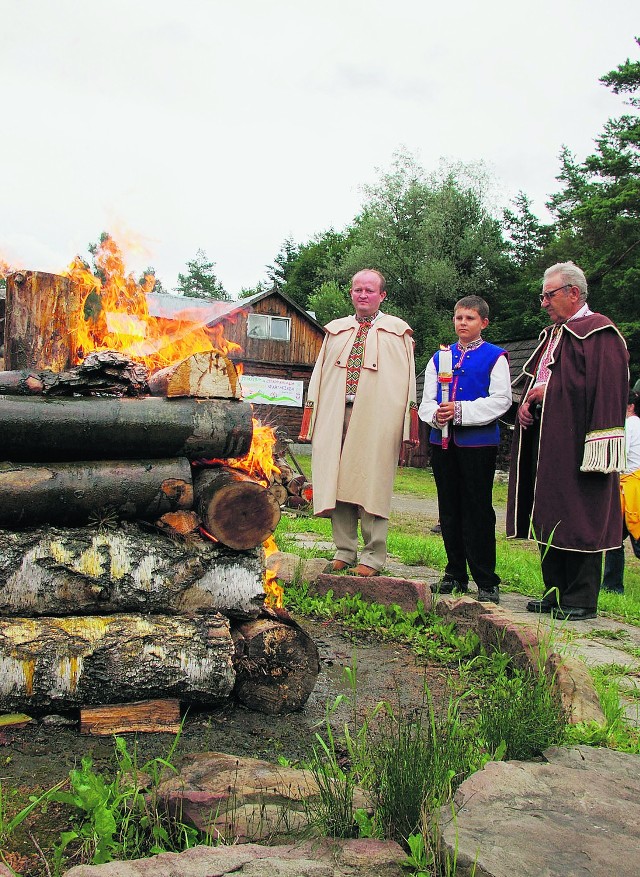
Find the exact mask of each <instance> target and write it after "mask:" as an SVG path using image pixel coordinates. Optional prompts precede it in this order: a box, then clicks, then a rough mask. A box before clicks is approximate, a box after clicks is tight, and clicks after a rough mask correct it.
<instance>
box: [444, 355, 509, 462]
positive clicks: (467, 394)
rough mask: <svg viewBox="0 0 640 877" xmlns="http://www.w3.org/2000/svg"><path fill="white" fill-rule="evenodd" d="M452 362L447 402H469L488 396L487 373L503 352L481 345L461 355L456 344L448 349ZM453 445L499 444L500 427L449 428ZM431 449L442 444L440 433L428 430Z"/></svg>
mask: <svg viewBox="0 0 640 877" xmlns="http://www.w3.org/2000/svg"><path fill="white" fill-rule="evenodd" d="M451 353H452V360H453V382H452V383H451V384H450V385H449V387H450V389H449V399H450V400H451V401H452V402H473V401H474V400H475V399H480V398H481V397H484V396H488V395H489V383H490V380H491V371H492V369H493V367H494V365H495V364H496V362H497V361H498V358H499V357H500V356H502V355H503V354H504V353H505V351H504V350H503V349H502V347H496V345H495V344H489V342H488V341H485V342H483V343H482V344H481V345H480V346H479V347H475V348H473V349H472V350H468V351H467V352H466V353H463V351H462V350H460V345H459V344H452V345H451ZM434 360H435V365H436V371H437V370H438V367H439V360H440V352H439V351H438V352H437V353H436V354H435V356H434ZM437 399H438V402H439V403H440V402H441V401H442V388H441V386H440V384H438V396H437ZM449 428H450V430H451V433H450V435H452V437H453V441H454V443H455V444H456V445H458V447H462V448H478V447H486V446H487V445H499V444H500V427H499V426H498V421H497V420H494V421H492V422H491V423H486V424H484V425H483V426H454V427H451V425H450V426H449ZM429 441H430V442H431V444H432V445H441V444H442V433H441V431H440V430H439V429H432V430H431V434H430V436H429Z"/></svg>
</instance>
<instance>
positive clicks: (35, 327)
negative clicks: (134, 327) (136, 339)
mask: <svg viewBox="0 0 640 877" xmlns="http://www.w3.org/2000/svg"><path fill="white" fill-rule="evenodd" d="M83 307H84V301H83V294H82V291H81V289H80V287H79V286H78V285H77V284H75V283H73V282H72V281H71V280H70V279H69V278H68V277H62V276H61V275H59V274H46V273H44V272H43V271H15V272H14V273H13V274H9V275H8V277H7V300H6V315H5V326H4V368H5V369H7V370H8V371H13V370H14V369H51V370H52V371H54V372H61V371H64V370H65V369H66V368H70V367H71V366H73V365H75V364H76V361H77V359H76V354H77V350H76V340H75V339H76V333H75V328H76V327H77V325H78V324H79V322H80V320H82V319H84V313H83Z"/></svg>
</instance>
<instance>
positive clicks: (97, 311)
mask: <svg viewBox="0 0 640 877" xmlns="http://www.w3.org/2000/svg"><path fill="white" fill-rule="evenodd" d="M94 260H95V265H96V269H97V271H98V274H99V275H100V276H99V277H96V276H95V275H94V274H92V273H91V271H90V270H89V267H88V265H87V264H86V263H85V262H83V260H82V259H80V258H79V257H76V258H75V259H74V260H73V262H72V263H71V264H70V265H69V267H68V268H67V270H66V271H65V272H63V274H64V276H67V277H70V278H71V279H72V280H73V281H74V283H76V284H78V285H79V286H80V288H81V290H82V293H83V297H84V320H81V321H80V324H79V325H78V326H77V327H76V334H77V350H78V361H81V360H82V359H83V358H84V357H85V356H86V355H87V353H90V352H91V351H93V350H116V351H118V352H120V353H124V354H125V355H126V356H129V357H130V358H131V359H135V360H139V361H142V362H144V363H145V365H147V367H148V368H149V369H150V370H151V371H155V370H156V369H159V368H163V367H164V366H166V365H170V364H171V363H173V362H176V361H179V360H181V359H185V358H186V357H188V356H191V354H193V353H202V352H205V351H209V350H211V349H212V348H214V349H217V350H220V351H221V352H222V353H228V352H231V351H240V350H241V348H240V346H239V345H238V344H235V343H234V342H231V341H227V340H226V339H225V338H224V336H223V328H222V326H221V325H220V324H218V325H216V326H215V327H214V328H212V329H210V328H209V327H208V326H206V322H207V321H210V320H211V318H212V317H211V314H210V313H207V312H206V311H205V314H204V315H203V313H202V310H200V309H198V308H197V307H195V306H194V307H191V308H190V307H189V299H185V307H184V309H182V310H180V311H179V313H176V314H175V315H174V318H173V319H169V318H168V317H155V316H152V315H151V314H150V313H149V304H148V301H147V293H149V292H151V291H152V290H153V286H154V284H155V278H154V276H153V275H152V274H146V275H145V276H144V278H143V280H142V283H138V282H137V281H136V279H135V278H134V276H133V274H131V273H129V274H127V273H126V271H125V265H124V260H123V257H122V254H121V252H120V249H119V247H118V245H117V243H116V242H115V241H114V240H113V238H111V237H109V236H107V235H105V236H103V239H102V240H101V242H100V244H99V246H98V247H97V249H96V252H95V254H94Z"/></svg>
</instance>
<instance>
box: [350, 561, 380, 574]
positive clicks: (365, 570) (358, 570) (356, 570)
mask: <svg viewBox="0 0 640 877" xmlns="http://www.w3.org/2000/svg"><path fill="white" fill-rule="evenodd" d="M347 575H350V576H366V577H371V576H379V575H380V570H379V569H373V567H371V566H365V565H364V563H359V564H358V565H357V566H354V567H353V568H352V569H348V570H347Z"/></svg>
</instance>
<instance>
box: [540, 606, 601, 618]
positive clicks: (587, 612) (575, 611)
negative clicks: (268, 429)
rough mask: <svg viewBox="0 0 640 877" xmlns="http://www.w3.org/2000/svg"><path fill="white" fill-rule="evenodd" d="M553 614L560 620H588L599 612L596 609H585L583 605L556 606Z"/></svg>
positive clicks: (552, 611)
mask: <svg viewBox="0 0 640 877" xmlns="http://www.w3.org/2000/svg"><path fill="white" fill-rule="evenodd" d="M551 614H552V615H553V617H554V618H557V619H558V621H586V620H587V619H588V618H595V617H596V616H597V614H598V613H597V612H596V610H595V609H584V608H583V607H582V606H556V607H554V608H553V609H552V610H551Z"/></svg>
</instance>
